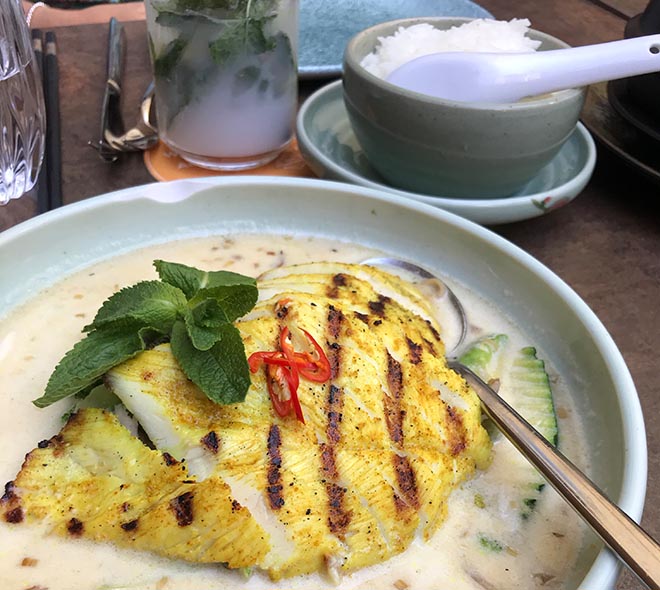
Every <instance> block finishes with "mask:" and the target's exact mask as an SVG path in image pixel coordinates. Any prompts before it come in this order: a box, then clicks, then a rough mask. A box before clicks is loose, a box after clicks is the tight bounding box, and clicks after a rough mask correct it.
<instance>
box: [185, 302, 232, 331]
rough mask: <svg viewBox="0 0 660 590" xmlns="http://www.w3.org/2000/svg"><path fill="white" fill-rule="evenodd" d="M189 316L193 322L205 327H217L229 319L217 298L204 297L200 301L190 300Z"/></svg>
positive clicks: (226, 322)
mask: <svg viewBox="0 0 660 590" xmlns="http://www.w3.org/2000/svg"><path fill="white" fill-rule="evenodd" d="M189 305H190V308H191V309H190V311H189V313H188V314H186V318H188V316H190V319H191V321H192V322H193V323H195V324H196V325H198V326H202V327H205V328H217V327H218V326H222V325H223V324H228V323H229V322H230V321H231V320H230V319H229V316H228V315H227V314H226V312H225V310H224V309H223V308H222V306H221V304H220V302H219V301H218V300H217V299H204V300H203V301H202V302H201V303H197V302H193V300H191V301H190V304H189Z"/></svg>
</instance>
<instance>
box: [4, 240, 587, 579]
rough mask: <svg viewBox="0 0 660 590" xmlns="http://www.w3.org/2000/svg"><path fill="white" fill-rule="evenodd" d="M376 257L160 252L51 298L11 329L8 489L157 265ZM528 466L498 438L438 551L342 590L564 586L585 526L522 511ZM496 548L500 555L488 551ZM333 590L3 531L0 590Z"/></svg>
mask: <svg viewBox="0 0 660 590" xmlns="http://www.w3.org/2000/svg"><path fill="white" fill-rule="evenodd" d="M373 255H374V253H373V252H372V251H370V250H367V249H365V248H362V247H358V246H354V245H348V244H342V243H338V242H335V241H329V240H323V239H317V238H301V237H296V238H292V237H282V236H235V237H231V238H223V237H211V238H203V239H197V240H187V241H182V242H172V243H169V244H166V245H159V246H154V247H149V248H146V249H144V250H140V251H136V252H133V253H130V254H127V255H123V256H120V257H117V258H114V259H111V260H108V261H104V262H101V263H99V264H97V265H95V266H93V267H90V268H89V269H87V270H85V271H82V272H80V273H78V274H76V275H73V276H71V277H68V278H67V279H65V280H63V281H62V282H60V283H59V284H56V285H55V286H53V287H51V288H48V289H46V290H45V291H44V292H42V293H41V294H40V295H38V296H37V297H36V298H35V299H34V300H32V301H30V302H28V303H27V304H26V305H24V306H23V307H22V308H20V309H18V310H16V311H15V312H14V313H13V314H12V315H11V316H10V317H8V318H5V319H3V320H2V323H1V324H0V361H1V362H0V391H2V399H3V411H2V412H1V413H0V445H1V448H2V449H3V453H2V454H0V483H4V482H7V481H10V480H12V479H13V478H14V477H15V475H16V473H17V472H18V471H19V469H20V467H21V463H22V460H23V457H24V455H25V453H26V452H28V451H30V450H32V449H33V448H34V447H35V446H36V444H37V442H38V441H40V440H42V439H46V438H50V437H51V436H52V435H53V434H55V433H56V432H57V431H59V429H60V428H61V426H62V421H61V416H62V414H64V413H65V412H66V410H67V408H68V406H69V405H70V401H67V400H63V401H62V402H58V403H56V404H54V405H53V406H50V407H49V408H46V409H38V408H36V407H35V406H34V405H33V404H32V403H30V402H31V400H33V399H35V398H36V397H38V396H39V395H41V393H42V392H43V390H44V387H45V384H46V382H47V380H48V377H49V375H50V373H51V371H52V370H53V368H54V367H55V365H56V364H57V362H58V361H59V359H60V358H61V357H62V356H63V354H64V353H65V352H66V351H67V350H68V349H69V348H71V346H72V345H73V344H74V343H75V342H76V341H77V340H79V339H80V331H81V328H82V327H83V326H84V325H86V324H87V323H89V322H90V321H91V319H92V318H93V316H94V314H95V312H96V310H97V309H98V308H99V306H100V305H101V303H102V302H103V301H104V300H105V299H106V298H107V297H108V296H110V295H111V294H112V293H113V292H115V291H116V290H118V289H119V288H120V287H122V286H126V285H131V284H134V283H136V282H138V281H140V280H144V279H151V278H156V273H155V271H154V269H153V267H152V261H153V260H154V259H156V258H161V259H164V260H170V261H176V262H181V263H184V264H189V265H193V266H196V267H198V268H201V269H204V270H218V269H230V270H232V271H235V272H241V273H244V274H248V275H252V276H257V275H258V274H259V273H261V272H263V271H265V270H267V269H270V268H273V267H276V266H280V265H283V264H294V263H300V262H309V261H321V260H340V261H345V262H358V261H360V260H364V259H365V258H368V257H369V256H373ZM452 288H453V289H454V291H455V292H456V293H457V295H458V296H459V298H460V299H461V300H462V302H463V304H464V306H465V307H466V309H467V313H468V316H469V318H470V323H471V332H472V337H474V338H476V337H478V336H479V335H480V334H481V335H483V334H488V333H494V332H501V333H507V334H508V335H509V337H510V340H511V344H513V345H514V348H515V346H516V345H519V346H518V348H520V347H522V346H525V345H528V344H530V342H529V341H528V340H526V339H525V337H524V336H523V335H522V334H520V333H519V332H517V331H516V330H515V329H514V327H513V326H512V325H511V324H510V323H509V322H507V321H506V320H505V319H504V318H502V317H501V316H500V315H498V313H497V312H496V311H495V310H494V309H493V308H491V307H489V306H488V305H487V304H485V303H484V302H483V301H481V300H479V299H478V298H477V297H475V296H474V295H472V294H470V293H468V292H467V291H465V290H464V289H461V288H460V286H458V285H454V284H452ZM551 379H552V381H553V390H554V393H555V405H556V408H557V414H558V420H559V431H560V446H561V448H562V450H563V452H564V453H565V454H567V455H568V456H569V457H571V458H573V459H574V460H576V461H577V462H578V464H584V455H583V448H584V444H583V441H582V440H578V437H579V435H577V434H576V433H579V432H582V429H581V427H580V425H579V423H578V420H577V416H576V412H575V409H574V408H573V406H572V405H571V402H570V398H569V396H568V395H567V394H566V392H565V391H563V390H562V380H561V378H560V377H558V376H556V375H551ZM526 469H528V468H527V466H526V464H525V462H524V460H523V459H522V458H521V457H520V456H519V454H518V453H517V451H516V450H515V449H514V448H513V447H512V446H511V445H510V444H509V443H508V442H507V441H505V440H504V439H503V438H502V437H501V436H500V437H496V438H495V439H494V452H493V462H492V465H491V467H490V468H489V469H488V470H487V471H485V472H480V473H477V475H476V476H475V478H474V479H473V480H472V481H470V482H468V483H466V484H464V485H463V486H462V487H461V488H460V489H458V490H456V491H455V492H454V493H453V494H452V496H451V498H450V501H449V506H448V518H447V520H446V522H445V524H444V525H443V526H442V527H441V529H440V530H439V531H438V533H437V534H436V535H435V537H434V538H433V539H432V540H431V542H429V543H423V542H422V541H418V542H415V543H413V545H412V546H411V547H410V548H409V549H408V550H407V551H406V552H405V553H404V554H401V555H399V556H397V557H395V558H393V559H391V560H389V561H388V562H386V563H384V564H380V565H377V566H373V567H370V568H366V569H364V570H362V571H359V572H357V573H355V574H353V575H351V576H347V577H345V578H344V580H343V582H342V584H341V588H345V589H349V588H350V589H357V588H382V589H388V588H392V589H394V588H396V589H398V590H402V589H404V588H411V589H423V590H427V589H428V590H430V589H434V588H437V589H446V588H452V589H453V590H461V589H473V590H482V589H484V588H485V589H487V590H493V589H506V590H511V589H513V588H523V589H525V590H528V589H530V588H536V587H538V588H545V589H547V588H562V587H563V585H562V578H563V577H565V576H566V575H567V572H568V571H570V570H571V567H572V564H573V561H574V559H575V556H576V555H577V554H578V553H579V550H580V546H581V544H582V535H583V533H582V528H581V525H580V524H579V523H578V522H577V517H576V516H575V515H574V513H573V512H572V510H570V509H569V508H568V507H567V506H566V505H565V504H564V503H563V501H562V500H561V499H560V498H559V497H558V496H556V494H555V493H554V492H553V491H552V490H551V489H545V490H544V491H543V493H542V494H541V498H540V499H539V501H538V502H537V506H536V509H535V511H534V513H533V514H532V516H531V517H530V518H528V519H522V518H521V517H520V514H519V512H518V508H517V505H516V500H515V499H514V497H515V495H516V493H515V491H512V490H511V485H512V483H514V484H515V482H516V480H517V479H520V478H521V477H523V478H524V477H525V476H524V475H521V473H522V474H524V473H528V472H527V471H526ZM484 539H492V540H495V544H493V543H490V542H484ZM324 587H327V588H331V587H334V586H333V584H332V583H331V582H330V581H329V580H327V579H326V578H324V577H322V576H317V575H313V576H304V577H300V578H296V579H287V580H283V581H282V582H280V583H278V584H274V583H272V582H271V581H270V580H268V579H267V578H266V577H264V576H262V575H260V574H255V575H253V576H252V577H250V578H249V579H247V580H246V579H245V578H244V577H242V576H241V575H240V574H237V573H236V572H230V571H227V570H226V569H224V568H223V567H222V566H219V565H218V566H210V565H192V564H187V563H183V562H175V561H171V560H167V559H164V558H160V557H157V556H154V555H151V554H149V553H138V552H132V551H130V550H126V549H116V548H114V547H113V546H111V545H104V544H97V543H91V542H87V541H81V540H69V539H60V538H55V537H50V536H47V535H45V534H44V531H43V530H42V529H40V528H39V527H33V526H27V525H25V524H22V525H11V524H7V523H4V522H2V523H0V588H3V590H24V589H26V588H47V589H48V590H71V589H73V588H76V589H77V590H96V589H101V588H104V589H109V588H141V589H159V590H160V589H177V590H188V589H190V590H193V589H194V590H200V589H202V588H204V589H208V590H220V589H225V588H247V589H266V588H269V589H270V588H287V589H289V588H291V589H310V590H311V589H312V588H314V589H316V588H324Z"/></svg>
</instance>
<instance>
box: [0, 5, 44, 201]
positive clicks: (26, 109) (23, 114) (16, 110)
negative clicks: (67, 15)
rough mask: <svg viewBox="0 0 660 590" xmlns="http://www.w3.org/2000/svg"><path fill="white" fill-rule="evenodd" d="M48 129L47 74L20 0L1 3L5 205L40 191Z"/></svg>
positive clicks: (0, 168)
mask: <svg viewBox="0 0 660 590" xmlns="http://www.w3.org/2000/svg"><path fill="white" fill-rule="evenodd" d="M45 128H46V115H45V111H44V97H43V89H42V85H41V72H40V71H39V68H38V66H37V65H36V63H35V59H34V52H33V50H32V44H31V40H30V32H29V30H28V26H27V23H26V22H25V17H24V15H23V9H22V6H21V3H20V0H0V205H5V204H7V203H8V202H9V201H10V200H11V199H17V198H18V197H20V196H21V195H23V194H24V193H25V192H27V191H28V190H30V189H31V188H32V187H33V186H34V183H35V182H36V179H37V175H38V174H39V169H40V168H41V162H42V160H43V154H44V139H45V138H44V135H45Z"/></svg>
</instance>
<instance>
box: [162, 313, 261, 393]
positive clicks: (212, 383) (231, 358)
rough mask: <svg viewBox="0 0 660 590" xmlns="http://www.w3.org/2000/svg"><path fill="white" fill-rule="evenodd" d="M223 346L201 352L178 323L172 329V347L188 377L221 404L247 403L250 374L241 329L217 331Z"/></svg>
mask: <svg viewBox="0 0 660 590" xmlns="http://www.w3.org/2000/svg"><path fill="white" fill-rule="evenodd" d="M218 330H219V331H221V333H222V338H221V340H220V342H218V343H217V344H215V345H213V347H211V348H210V349H209V350H206V351H200V350H198V349H196V348H195V346H194V345H193V342H192V340H191V339H190V336H189V335H188V331H187V330H186V325H185V323H184V322H183V321H178V322H176V323H175V324H174V327H173V328H172V339H171V343H170V345H171V347H172V353H173V354H174V357H175V358H176V360H177V361H178V363H179V365H180V366H181V369H182V370H183V372H184V373H185V374H186V376H187V377H188V378H189V379H190V380H191V381H192V382H193V383H194V384H195V385H197V387H199V388H200V389H201V390H202V391H203V392H204V394H205V395H206V396H207V397H208V398H209V399H210V400H212V401H214V402H215V403H218V404H234V403H238V402H242V401H243V400H244V399H245V396H246V394H247V390H248V388H249V387H250V370H249V368H248V364H247V359H246V358H245V348H244V347H243V341H242V339H241V335H240V333H239V331H238V329H237V328H236V327H235V326H233V325H232V324H226V325H225V326H222V327H220V328H218Z"/></svg>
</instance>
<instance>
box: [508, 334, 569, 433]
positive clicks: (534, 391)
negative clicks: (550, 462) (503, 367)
mask: <svg viewBox="0 0 660 590" xmlns="http://www.w3.org/2000/svg"><path fill="white" fill-rule="evenodd" d="M507 385H508V389H509V391H510V392H511V399H512V400H515V404H516V410H517V411H518V413H519V414H520V415H521V416H523V417H524V418H525V420H527V422H529V423H530V424H531V425H532V426H533V427H534V428H536V430H538V431H539V433H540V434H541V435H543V437H544V438H545V439H546V440H547V441H548V442H549V443H551V444H553V445H555V446H556V445H557V441H558V439H559V430H558V428H557V415H556V413H555V404H554V401H553V399H552V389H551V387H550V380H549V379H548V374H547V373H546V370H545V363H544V362H543V361H542V360H541V359H539V358H538V357H537V356H536V349H535V348H534V347H533V346H527V347H525V348H523V349H521V350H520V351H518V353H517V354H516V356H515V357H514V358H513V363H512V364H511V369H510V371H509V379H508V380H507Z"/></svg>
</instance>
